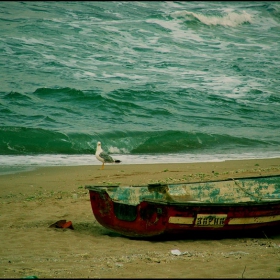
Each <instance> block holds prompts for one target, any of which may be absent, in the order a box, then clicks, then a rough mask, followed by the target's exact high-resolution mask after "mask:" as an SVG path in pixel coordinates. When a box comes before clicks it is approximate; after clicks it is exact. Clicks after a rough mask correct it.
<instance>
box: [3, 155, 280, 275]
mask: <svg viewBox="0 0 280 280" xmlns="http://www.w3.org/2000/svg"><path fill="white" fill-rule="evenodd" d="M100 167H101V165H90V166H89V165H86V166H52V167H39V168H36V169H35V170H31V171H24V172H20V173H16V174H6V175H1V176H0V182H1V184H0V193H1V195H0V213H1V214H0V239H1V249H2V250H1V252H0V260H1V261H0V277H1V278H23V277H28V276H32V275H35V276H37V277H38V278H88V277H89V278H129V279H131V278H185V277H186V275H188V277H190V278H240V277H241V275H242V278H243V274H244V277H245V278H262V279H263V278H279V276H280V272H279V271H280V269H279V268H280V267H279V257H278V256H279V255H280V232H279V231H275V232H272V233H268V232H265V233H255V234H254V235H243V236H242V234H241V235H239V236H229V237H226V236H224V237H223V236H222V237H221V236H220V235H217V236H216V237H215V236H212V237H211V238H210V235H209V236H204V237H200V238H198V237H196V236H193V235H192V236H184V237H181V238H171V239H160V238H159V239H155V240H153V241H149V240H134V239H131V238H127V237H123V236H121V235H119V234H116V233H114V232H111V231H109V230H107V229H105V228H104V227H102V226H101V225H100V224H99V223H98V222H97V221H96V220H95V218H94V216H93V213H92V209H91V205H90V199H89V192H88V191H87V190H86V189H85V188H84V187H85V185H115V184H118V185H141V184H147V183H155V182H170V183H179V182H183V180H184V181H185V182H192V181H205V180H213V179H214V180H219V179H226V178H237V177H250V176H252V177H256V176H260V175H261V176H266V175H280V158H274V159H250V160H230V161H224V162H208V163H207V162H201V163H171V164H146V165H145V164H132V165H124V164H123V165H118V164H107V165H105V169H104V170H100ZM62 219H66V220H67V221H71V222H72V224H73V228H74V229H73V230H71V229H59V228H50V225H52V224H53V223H55V222H57V221H58V220H62ZM174 249H177V250H179V251H181V252H187V253H186V254H182V255H181V256H174V255H172V254H171V250H174ZM186 263H187V264H189V265H186ZM202 265H203V268H204V269H195V268H201V266H202ZM190 266H191V267H192V268H193V269H190ZM244 266H245V268H246V271H245V268H244ZM217 267H219V269H217ZM171 268H172V269H171Z"/></svg>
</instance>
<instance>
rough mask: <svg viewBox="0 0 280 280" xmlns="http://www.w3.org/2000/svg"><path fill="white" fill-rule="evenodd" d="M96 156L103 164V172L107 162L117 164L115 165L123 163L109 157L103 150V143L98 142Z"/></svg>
mask: <svg viewBox="0 0 280 280" xmlns="http://www.w3.org/2000/svg"><path fill="white" fill-rule="evenodd" d="M95 156H96V158H97V159H98V160H99V161H101V162H102V166H101V168H100V169H101V170H102V169H104V163H105V162H106V163H107V162H109V163H112V162H115V163H119V162H121V161H120V160H118V159H116V160H115V159H113V158H112V157H111V156H109V155H108V154H107V153H105V152H104V151H103V150H102V148H101V142H97V147H96V153H95Z"/></svg>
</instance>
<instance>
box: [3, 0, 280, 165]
mask: <svg viewBox="0 0 280 280" xmlns="http://www.w3.org/2000/svg"><path fill="white" fill-rule="evenodd" d="M0 27H1V28H0V67H1V75H0V155H1V157H0V165H1V166H5V165H17V164H29V165H49V164H50V165H52V164H58V165H59V164H98V162H97V160H96V159H95V158H94V157H93V154H94V153H95V149H96V143H97V141H101V142H102V145H103V148H104V149H105V150H107V151H108V152H109V153H111V154H113V155H114V156H117V157H119V158H120V159H121V160H122V162H124V163H126V162H127V163H132V162H140V163H142V162H145V163H147V162H150V163H152V162H155V161H159V162H195V161H206V160H207V161H209V160H212V161H215V160H225V159H240V158H263V157H277V156H279V155H280V150H279V144H280V137H279V136H280V130H279V123H280V80H279V77H280V68H279V65H280V56H279V53H280V3H279V2H274V1H271V2H267V1H257V2H253V1H252V2H250V1H249V2H244V1H232V2H231V1H229V2H224V1H222V2H217V1H213V2H211V1H210V2H209V1H205V2H203V1H202V2H197V1H195V2H188V1H183V2H171V1H166V2H164V1H158V2H147V1H145V2H118V1H116V2H110V1H100V2H98V1H92V2H91V1H89V2H83V1H82V2H80V1H79V2H75V1H71V2H64V1H62V2H61V1H56V2H53V1H46V2H36V1H35V2H33V1H28V2H13V1H12V2H5V1H1V2H0Z"/></svg>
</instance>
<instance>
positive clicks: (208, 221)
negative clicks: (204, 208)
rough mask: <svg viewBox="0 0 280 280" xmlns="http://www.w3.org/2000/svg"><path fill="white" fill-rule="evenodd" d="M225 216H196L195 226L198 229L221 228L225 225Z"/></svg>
mask: <svg viewBox="0 0 280 280" xmlns="http://www.w3.org/2000/svg"><path fill="white" fill-rule="evenodd" d="M226 218H227V215H226V214H197V216H196V219H195V225H196V226H198V227H207V226H214V227H222V226H224V225H225V220H226Z"/></svg>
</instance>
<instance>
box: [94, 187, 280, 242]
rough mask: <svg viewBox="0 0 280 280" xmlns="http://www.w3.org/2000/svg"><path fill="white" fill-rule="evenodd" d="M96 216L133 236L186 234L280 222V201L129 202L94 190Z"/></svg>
mask: <svg viewBox="0 0 280 280" xmlns="http://www.w3.org/2000/svg"><path fill="white" fill-rule="evenodd" d="M89 193H90V201H91V206H92V211H93V214H94V216H95V218H96V220H97V221H98V222H99V223H100V224H101V225H102V226H104V227H106V228H108V229H110V230H113V231H115V232H117V233H120V234H122V235H125V236H129V237H151V236H155V235H160V234H163V233H167V234H182V233H186V232H188V231H238V230H239V231H240V230H250V229H257V228H264V227H271V226H277V225H280V203H279V201H278V202H276V201H275V202H273V201H269V202H262V203H239V204H238V205H237V204H227V205H221V204H212V205H209V204H203V203H201V204H193V203H174V202H164V201H162V202H159V201H152V200H151V201H149V200H148V199H147V200H145V201H142V202H140V203H139V204H137V205H127V204H122V203H117V202H115V201H113V200H112V199H111V198H110V196H109V195H108V194H107V192H106V191H102V190H101V191H94V190H90V191H89Z"/></svg>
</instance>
